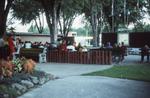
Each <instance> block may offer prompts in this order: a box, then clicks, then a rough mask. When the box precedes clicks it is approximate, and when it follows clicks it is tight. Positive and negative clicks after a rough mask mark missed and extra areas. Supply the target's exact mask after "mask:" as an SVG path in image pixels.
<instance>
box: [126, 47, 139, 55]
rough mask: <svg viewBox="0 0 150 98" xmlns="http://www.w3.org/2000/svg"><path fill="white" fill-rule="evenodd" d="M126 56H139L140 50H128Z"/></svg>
mask: <svg viewBox="0 0 150 98" xmlns="http://www.w3.org/2000/svg"><path fill="white" fill-rule="evenodd" d="M127 50H128V54H129V55H139V54H140V52H141V51H140V48H128V49H127Z"/></svg>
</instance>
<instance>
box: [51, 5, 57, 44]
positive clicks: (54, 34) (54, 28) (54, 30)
mask: <svg viewBox="0 0 150 98" xmlns="http://www.w3.org/2000/svg"><path fill="white" fill-rule="evenodd" d="M56 13H57V10H56V6H54V9H53V14H52V32H51V41H52V42H56V41H57V35H58V28H57V24H58V20H57V15H56Z"/></svg>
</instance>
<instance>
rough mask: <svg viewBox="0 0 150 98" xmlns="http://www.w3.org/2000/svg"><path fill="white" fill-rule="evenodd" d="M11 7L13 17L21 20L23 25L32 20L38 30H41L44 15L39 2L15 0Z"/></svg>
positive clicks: (40, 31)
mask: <svg viewBox="0 0 150 98" xmlns="http://www.w3.org/2000/svg"><path fill="white" fill-rule="evenodd" d="M12 9H13V13H12V15H13V17H14V18H16V19H18V20H21V23H22V24H23V25H24V24H28V23H31V22H32V21H34V22H35V25H36V28H37V30H38V32H39V33H42V32H43V27H44V19H43V17H44V16H43V9H42V7H41V4H40V3H38V2H35V1H33V0H21V1H20V0H16V1H15V2H14V4H13V6H12Z"/></svg>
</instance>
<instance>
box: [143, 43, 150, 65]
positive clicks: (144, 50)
mask: <svg viewBox="0 0 150 98" xmlns="http://www.w3.org/2000/svg"><path fill="white" fill-rule="evenodd" d="M145 56H147V62H149V47H148V45H145V46H144V47H143V48H141V62H143V61H144V57H145Z"/></svg>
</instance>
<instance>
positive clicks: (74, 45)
mask: <svg viewBox="0 0 150 98" xmlns="http://www.w3.org/2000/svg"><path fill="white" fill-rule="evenodd" d="M67 49H68V50H69V51H76V42H73V44H72V45H68V46H67Z"/></svg>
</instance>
